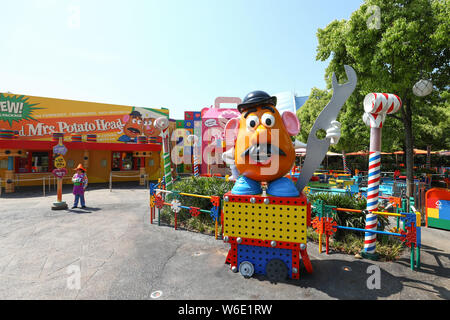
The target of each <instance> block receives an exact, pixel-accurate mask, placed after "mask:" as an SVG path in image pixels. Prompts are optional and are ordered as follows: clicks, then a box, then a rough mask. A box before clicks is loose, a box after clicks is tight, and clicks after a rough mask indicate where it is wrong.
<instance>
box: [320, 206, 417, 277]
mask: <svg viewBox="0 0 450 320" xmlns="http://www.w3.org/2000/svg"><path fill="white" fill-rule="evenodd" d="M312 208H313V212H315V213H316V217H315V218H314V219H313V220H312V227H313V228H314V230H315V232H316V233H318V234H319V253H322V239H323V236H324V235H325V237H326V253H327V254H328V253H329V238H330V236H332V235H333V234H334V233H335V232H336V231H337V230H338V229H343V230H351V231H356V232H363V233H371V234H383V235H389V236H395V237H399V238H400V240H401V241H403V242H404V243H405V245H406V246H408V247H410V248H411V252H410V257H411V270H414V268H416V269H419V268H420V247H421V227H420V225H421V216H420V212H414V213H408V212H402V213H390V212H379V211H371V212H370V214H374V215H377V216H378V215H385V216H394V217H397V218H399V219H400V221H401V222H402V223H403V229H402V230H399V232H387V231H381V230H369V229H362V228H354V227H345V226H338V225H337V222H336V221H334V220H333V211H336V212H347V213H359V212H363V213H365V214H366V217H367V215H368V213H369V211H368V210H356V209H346V208H337V207H335V206H330V205H325V204H324V203H323V201H322V200H317V201H315V202H314V205H313V206H312ZM366 220H367V219H366ZM366 223H370V221H368V222H366Z"/></svg>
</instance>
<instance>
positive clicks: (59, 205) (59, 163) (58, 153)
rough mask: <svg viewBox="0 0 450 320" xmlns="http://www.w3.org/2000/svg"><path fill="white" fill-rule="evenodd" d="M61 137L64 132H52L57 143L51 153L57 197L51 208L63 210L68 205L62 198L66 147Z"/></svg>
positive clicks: (65, 170) (65, 172)
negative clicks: (52, 155) (53, 156)
mask: <svg viewBox="0 0 450 320" xmlns="http://www.w3.org/2000/svg"><path fill="white" fill-rule="evenodd" d="M63 137H64V133H62V132H55V133H53V140H58V144H57V145H56V146H54V147H53V154H54V155H55V159H54V167H55V169H54V170H53V171H52V173H53V175H54V176H55V177H56V181H57V192H56V194H57V199H56V202H53V206H52V210H64V209H67V207H68V206H67V203H66V202H65V201H63V200H62V186H63V178H64V176H65V175H66V174H67V169H66V161H65V160H64V155H65V154H66V153H67V148H66V146H64V145H63Z"/></svg>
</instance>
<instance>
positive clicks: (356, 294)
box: [254, 259, 450, 300]
mask: <svg viewBox="0 0 450 320" xmlns="http://www.w3.org/2000/svg"><path fill="white" fill-rule="evenodd" d="M408 263H409V262H408ZM312 265H313V269H314V272H313V273H312V274H309V273H307V272H306V270H305V268H304V267H303V266H302V267H301V268H300V279H299V280H291V279H288V280H286V281H283V282H282V283H285V284H289V285H293V286H297V287H300V288H305V289H307V288H314V289H316V290H319V291H321V292H323V293H326V294H327V295H329V296H330V297H333V298H336V299H357V300H375V299H378V298H386V297H390V296H392V295H394V294H397V293H400V292H401V291H402V290H403V289H404V287H408V286H409V287H413V288H416V289H418V290H421V291H427V292H430V293H433V294H437V295H438V296H439V297H441V298H442V299H449V297H450V291H449V290H448V289H447V288H444V287H441V286H437V285H435V284H434V283H432V282H424V281H420V280H414V279H411V278H406V277H397V276H394V275H392V274H391V273H389V272H387V271H385V270H383V269H382V268H380V275H381V276H380V279H381V280H380V286H381V288H380V289H369V288H368V286H367V282H368V279H369V277H371V276H372V275H373V271H372V272H368V267H370V266H372V265H373V264H372V263H370V262H366V261H364V260H355V261H343V260H334V259H332V260H314V261H312ZM408 266H409V265H408ZM254 277H255V278H256V279H258V280H260V281H268V282H270V280H269V279H268V278H267V277H265V276H262V275H257V276H254ZM369 282H370V283H372V282H371V281H369ZM418 285H420V286H427V287H431V288H432V289H433V290H428V289H426V288H423V287H419V286H418Z"/></svg>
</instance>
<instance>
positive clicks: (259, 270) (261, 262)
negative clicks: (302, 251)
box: [237, 245, 292, 275]
mask: <svg viewBox="0 0 450 320" xmlns="http://www.w3.org/2000/svg"><path fill="white" fill-rule="evenodd" d="M272 259H280V260H282V261H283V262H284V263H285V264H286V266H287V267H288V270H289V273H288V274H289V275H291V274H292V252H291V250H289V249H279V248H266V247H256V246H248V245H238V259H237V263H238V266H239V265H240V264H241V262H243V261H249V262H251V263H252V264H253V266H254V268H255V273H256V274H264V275H265V274H266V264H267V262H269V261H270V260H272Z"/></svg>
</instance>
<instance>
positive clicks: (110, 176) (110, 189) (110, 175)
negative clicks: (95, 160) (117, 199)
mask: <svg viewBox="0 0 450 320" xmlns="http://www.w3.org/2000/svg"><path fill="white" fill-rule="evenodd" d="M109 192H112V172H110V173H109Z"/></svg>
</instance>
